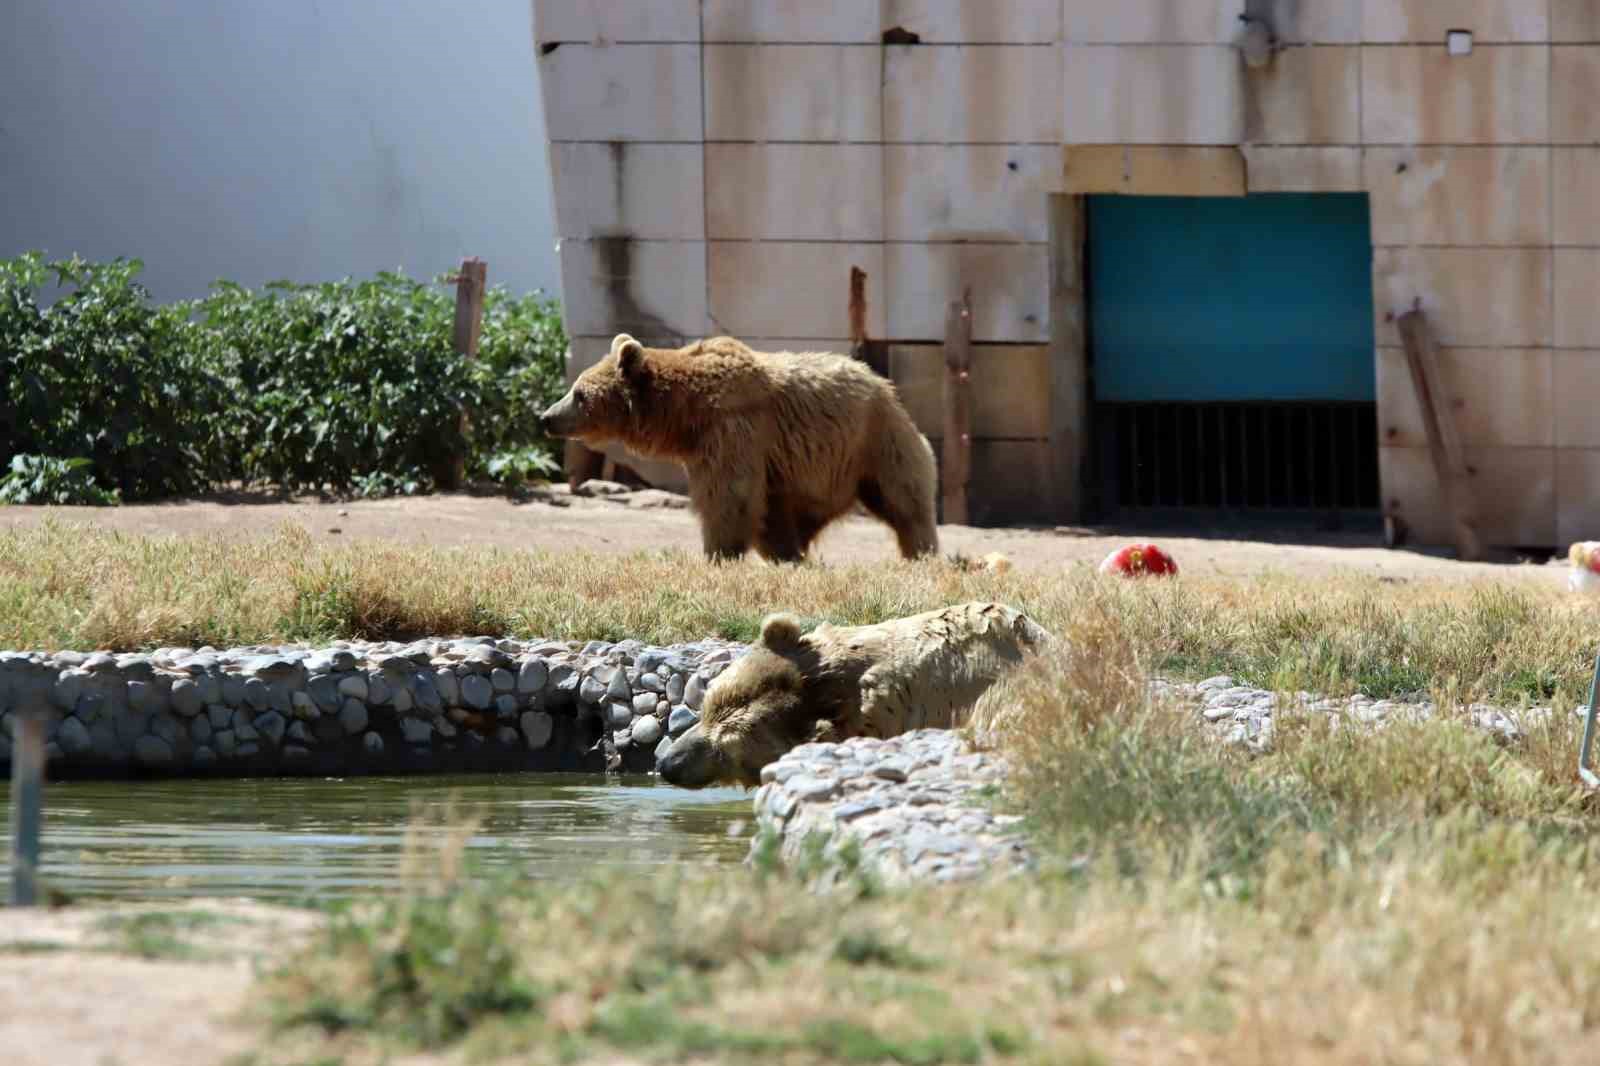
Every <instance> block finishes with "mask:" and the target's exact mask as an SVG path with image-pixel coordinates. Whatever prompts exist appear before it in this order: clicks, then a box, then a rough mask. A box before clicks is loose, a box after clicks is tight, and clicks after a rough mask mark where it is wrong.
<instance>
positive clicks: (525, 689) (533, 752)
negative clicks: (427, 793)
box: [0, 637, 743, 777]
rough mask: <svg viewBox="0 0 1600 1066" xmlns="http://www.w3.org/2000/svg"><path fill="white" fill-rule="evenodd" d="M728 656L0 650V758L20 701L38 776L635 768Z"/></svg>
mask: <svg viewBox="0 0 1600 1066" xmlns="http://www.w3.org/2000/svg"><path fill="white" fill-rule="evenodd" d="M742 651H743V646H742V645H738V644H732V643H729V642H726V641H719V640H704V641H696V642H694V643H689V644H678V645H673V646H670V647H650V646H646V645H644V644H643V643H641V642H638V641H622V642H620V643H606V642H601V641H591V642H589V643H587V644H583V643H578V642H556V641H515V640H495V639H493V638H489V637H478V638H469V639H461V640H426V641H418V642H416V643H412V644H398V643H376V644H365V643H357V642H345V641H339V642H335V643H334V644H332V645H331V646H329V647H326V648H321V649H312V648H308V647H304V646H287V647H274V646H267V647H248V648H239V649H234V650H231V651H218V650H216V649H215V648H209V647H206V648H199V649H188V648H164V649H159V650H157V651H155V652H152V653H149V654H129V655H111V654H105V653H98V654H84V653H80V652H56V653H17V652H7V653H0V763H9V761H10V756H11V735H12V732H11V728H10V719H12V718H13V717H15V716H16V715H17V714H18V713H19V712H20V711H22V710H23V709H26V708H35V709H40V710H43V711H45V712H46V713H47V714H48V716H49V726H48V740H49V748H48V754H49V760H50V764H49V765H50V772H51V774H52V775H53V776H56V775H60V776H69V777H70V776H88V775H101V776H105V775H124V774H157V775H185V774H225V775H230V776H252V775H265V774H295V773H305V774H341V775H342V774H357V773H376V772H396V771H401V772H403V771H405V770H418V769H431V770H439V769H463V770H465V769H529V770H630V771H645V770H649V769H651V768H653V766H654V764H655V753H656V749H657V748H658V747H660V746H661V745H663V744H664V743H666V741H667V739H668V737H669V736H676V735H677V734H679V733H682V732H683V731H684V730H686V729H688V728H689V727H690V726H691V725H692V724H693V723H694V722H695V721H696V720H697V718H698V708H699V707H700V701H701V698H702V696H703V695H704V693H705V688H706V685H707V683H709V682H710V680H711V679H712V678H713V677H715V676H716V675H717V674H718V673H719V672H720V671H721V670H722V669H723V668H724V667H726V665H727V664H728V663H729V662H731V661H733V659H734V658H736V657H737V656H738V655H739V654H741V653H742Z"/></svg>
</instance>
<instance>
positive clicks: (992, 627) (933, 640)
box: [815, 603, 1050, 738]
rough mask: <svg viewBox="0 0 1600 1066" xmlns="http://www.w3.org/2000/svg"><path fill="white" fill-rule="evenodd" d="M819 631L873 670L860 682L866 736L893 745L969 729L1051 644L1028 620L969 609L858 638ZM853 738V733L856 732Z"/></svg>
mask: <svg viewBox="0 0 1600 1066" xmlns="http://www.w3.org/2000/svg"><path fill="white" fill-rule="evenodd" d="M828 629H829V627H819V631H818V632H817V633H816V634H815V635H816V636H818V637H820V638H821V639H823V640H830V641H836V640H838V639H840V638H845V639H847V640H848V641H849V643H850V645H851V646H852V647H856V646H857V645H859V646H860V650H861V652H862V653H863V654H864V656H865V657H866V658H868V659H870V660H871V661H872V662H873V665H872V666H871V667H870V668H869V669H868V670H867V671H866V672H865V673H864V674H863V675H862V678H861V720H860V724H859V731H860V734H861V735H865V736H875V737H880V738H881V737H891V736H896V735H898V734H901V733H905V732H909V731H910V730H914V729H950V728H954V727H956V726H959V725H961V724H963V723H964V722H965V720H966V717H967V715H968V714H969V713H970V712H971V710H972V706H973V704H974V703H976V702H977V700H978V697H979V696H981V695H983V693H984V692H985V691H986V690H987V689H988V688H989V686H990V685H992V684H994V682H995V681H996V680H998V679H999V677H1000V676H1001V675H1002V674H1003V673H1004V672H1006V671H1007V670H1009V669H1011V668H1012V667H1014V666H1016V665H1017V664H1018V663H1020V662H1021V661H1022V658H1023V656H1024V655H1026V654H1027V653H1028V651H1029V650H1031V649H1034V648H1037V647H1038V646H1040V645H1041V644H1043V643H1044V642H1045V641H1047V640H1049V639H1050V636H1049V634H1048V633H1046V632H1045V631H1044V630H1043V629H1041V628H1040V627H1039V626H1038V625H1036V624H1035V623H1034V622H1033V621H1032V620H1031V619H1029V618H1028V617H1027V616H1026V615H1024V614H1023V613H1022V612H1020V611H1018V610H1016V609H1015V608H1012V607H1007V606H1006V605H1004V604H999V603H964V604H959V605H957V606H954V607H946V608H943V609H941V610H937V611H928V612H926V613H924V614H919V615H912V616H910V617H908V618H900V619H895V620H894V621H892V622H886V623H883V624H882V625H878V626H862V627H859V628H857V629H854V630H833V631H832V632H827V630H828ZM852 732H854V731H852Z"/></svg>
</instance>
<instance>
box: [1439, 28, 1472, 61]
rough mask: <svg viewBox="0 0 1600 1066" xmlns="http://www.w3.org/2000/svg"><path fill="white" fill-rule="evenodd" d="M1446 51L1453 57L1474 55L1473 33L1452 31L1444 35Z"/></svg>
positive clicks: (1469, 31)
mask: <svg viewBox="0 0 1600 1066" xmlns="http://www.w3.org/2000/svg"><path fill="white" fill-rule="evenodd" d="M1444 47H1445V51H1447V52H1449V53H1450V54H1451V55H1453V56H1469V55H1471V54H1472V31H1471V30H1451V31H1449V32H1448V33H1446V34H1445V35H1444Z"/></svg>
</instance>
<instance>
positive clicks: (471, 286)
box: [436, 256, 489, 491]
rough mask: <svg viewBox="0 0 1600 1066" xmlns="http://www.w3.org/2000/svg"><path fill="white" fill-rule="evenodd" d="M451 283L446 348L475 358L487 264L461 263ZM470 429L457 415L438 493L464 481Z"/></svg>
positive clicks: (439, 474)
mask: <svg viewBox="0 0 1600 1066" xmlns="http://www.w3.org/2000/svg"><path fill="white" fill-rule="evenodd" d="M453 280H454V281H455V283H456V320H455V328H454V330H453V331H452V333H451V337H450V346H451V347H452V348H454V349H455V350H456V351H457V352H458V353H460V354H461V355H462V356H463V357H465V358H467V359H473V358H476V356H477V354H478V336H479V334H480V333H481V332H482V330H483V298H484V293H485V291H486V290H487V289H488V282H489V264H487V263H485V262H484V261H483V260H482V259H479V258H478V257H477V256H471V257H469V258H467V259H463V260H462V261H461V269H460V271H458V272H457V273H456V274H455V275H454V276H453ZM471 425H472V422H471V419H470V418H469V417H468V415H467V412H465V411H463V412H461V422H460V425H459V427H458V437H457V439H456V440H455V441H454V442H452V443H451V445H450V448H449V451H448V454H447V457H446V458H445V460H444V462H443V463H441V464H440V468H439V470H438V471H437V474H436V477H437V479H438V481H439V487H440V488H442V489H445V490H447V491H451V490H455V489H459V488H460V487H461V484H462V482H464V481H465V480H466V475H467V454H466V452H467V433H468V431H469V430H470V428H471Z"/></svg>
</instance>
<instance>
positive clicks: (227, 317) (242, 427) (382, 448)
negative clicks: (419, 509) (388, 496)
mask: <svg viewBox="0 0 1600 1066" xmlns="http://www.w3.org/2000/svg"><path fill="white" fill-rule="evenodd" d="M199 310H200V314H201V322H202V324H203V326H204V332H205V336H206V341H207V343H208V344H209V345H211V346H212V354H213V356H214V358H215V359H216V361H217V362H218V363H219V364H220V365H222V366H223V367H224V368H225V373H226V374H227V376H228V378H229V381H230V384H231V385H232V386H233V387H234V389H235V390H236V395H237V396H239V397H240V398H241V399H243V400H245V401H246V406H245V407H244V408H243V409H242V410H241V411H239V412H238V417H237V419H236V430H237V433H238V441H239V459H240V465H241V471H240V472H241V473H242V474H243V476H244V477H245V478H246V479H247V480H251V481H267V482H271V483H274V484H277V485H281V486H283V487H285V488H288V489H299V488H306V487H311V488H320V487H322V486H324V485H327V486H331V487H332V488H334V489H336V490H346V489H349V488H350V487H351V486H352V485H353V484H354V482H355V480H356V478H357V477H358V476H360V475H362V474H365V473H372V472H378V471H383V472H388V473H398V472H401V471H410V470H414V469H418V468H426V467H427V466H428V465H429V460H430V458H432V457H433V456H434V455H435V454H436V452H437V449H438V444H439V442H440V441H442V440H446V439H448V435H449V434H450V433H452V432H453V429H454V427H455V425H456V424H457V421H458V419H459V416H460V413H461V408H462V404H463V401H466V400H469V399H470V398H471V397H470V393H471V392H472V391H473V388H474V386H473V384H472V381H471V376H470V374H469V373H468V368H467V365H466V363H465V361H464V360H462V359H460V358H459V357H458V356H457V355H456V354H455V353H454V352H453V351H451V349H450V317H449V315H450V305H449V303H448V302H447V301H446V300H445V299H444V298H443V295H442V294H441V293H438V292H436V291H434V290H431V289H429V288H428V287H427V286H425V285H423V284H421V283H419V282H415V281H411V280H409V279H406V278H403V277H399V276H397V275H393V274H380V275H379V276H378V277H377V278H376V279H374V280H372V281H365V282H358V283H355V284H349V283H339V282H330V283H326V284H321V285H295V284H291V283H288V282H277V283H274V284H271V285H268V286H266V287H264V288H263V289H261V290H259V291H256V292H251V291H250V290H248V289H245V288H242V287H241V286H238V285H234V284H232V283H226V282H225V283H219V284H218V286H217V287H216V291H215V292H214V293H213V294H212V295H211V296H209V297H207V298H206V299H205V300H202V301H201V302H200V305H199Z"/></svg>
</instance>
